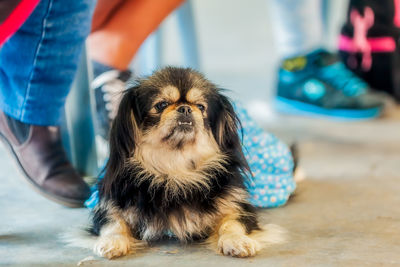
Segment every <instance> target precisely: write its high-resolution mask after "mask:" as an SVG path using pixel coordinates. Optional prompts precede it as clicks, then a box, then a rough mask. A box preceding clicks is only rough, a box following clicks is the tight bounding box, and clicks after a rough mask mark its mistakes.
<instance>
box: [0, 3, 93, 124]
mask: <svg viewBox="0 0 400 267" xmlns="http://www.w3.org/2000/svg"><path fill="white" fill-rule="evenodd" d="M95 2H96V1H95V0H41V1H40V3H39V5H38V6H37V7H36V9H35V10H34V11H33V13H32V14H31V16H30V17H29V18H28V20H27V21H26V22H25V23H24V24H23V25H22V27H21V28H20V29H19V30H18V31H17V32H16V33H15V35H13V36H12V37H11V38H10V39H9V40H8V41H7V42H6V43H5V44H4V45H3V47H2V48H1V50H0V109H1V110H3V111H4V112H5V113H6V114H8V115H9V116H11V117H13V118H15V119H17V120H20V121H22V122H25V123H29V124H35V125H57V124H59V122H60V119H61V117H62V112H63V106H64V103H65V99H66V96H67V94H68V91H69V89H70V86H71V84H72V81H73V79H74V76H75V73H76V69H77V64H78V62H79V57H80V54H81V51H82V47H83V45H84V41H85V38H86V37H87V35H88V34H89V32H90V27H91V17H92V13H93V9H94V5H95Z"/></svg>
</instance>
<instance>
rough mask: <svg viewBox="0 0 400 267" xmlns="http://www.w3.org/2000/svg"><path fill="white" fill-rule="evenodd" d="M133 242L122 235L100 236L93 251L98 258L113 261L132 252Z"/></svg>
mask: <svg viewBox="0 0 400 267" xmlns="http://www.w3.org/2000/svg"><path fill="white" fill-rule="evenodd" d="M133 243H134V240H133V238H131V237H128V236H124V235H108V236H102V237H100V238H99V240H98V241H97V242H96V244H95V245H94V248H93V251H94V253H95V254H97V255H98V256H101V257H104V258H107V259H113V258H116V257H121V256H124V255H128V254H130V253H132V252H133Z"/></svg>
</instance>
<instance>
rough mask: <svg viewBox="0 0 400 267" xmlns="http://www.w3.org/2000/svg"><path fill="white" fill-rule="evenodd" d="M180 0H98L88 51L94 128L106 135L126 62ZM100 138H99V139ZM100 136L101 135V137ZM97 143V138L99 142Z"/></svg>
mask: <svg viewBox="0 0 400 267" xmlns="http://www.w3.org/2000/svg"><path fill="white" fill-rule="evenodd" d="M182 2H183V0H163V1H159V0H118V1H111V2H110V1H109V0H99V1H98V4H97V6H96V9H95V13H94V16H93V26H92V33H91V34H90V36H89V38H88V53H89V57H90V58H91V59H92V63H93V71H94V76H95V79H94V81H93V83H92V87H93V88H94V90H95V98H96V110H97V127H96V132H97V133H98V135H99V136H101V137H102V139H107V136H108V131H109V127H110V124H111V121H112V120H113V118H114V117H115V114H116V109H117V107H118V105H119V100H120V96H121V92H122V91H123V90H124V89H125V82H126V81H127V80H128V79H129V78H130V76H131V72H130V71H129V70H128V66H129V64H130V62H131V61H132V58H133V57H134V55H135V54H136V52H137V50H138V49H139V47H140V45H141V44H142V43H143V41H144V40H145V39H146V38H147V37H148V36H149V35H150V34H151V33H152V32H153V31H154V30H155V29H156V28H157V27H158V26H159V24H160V23H161V22H162V21H163V20H164V19H165V18H166V17H167V16H168V15H169V14H170V13H171V12H172V11H173V10H174V9H175V8H177V7H178V6H179V5H180V4H181V3H182ZM98 140H99V139H98ZM100 140H101V139H100ZM98 144H99V146H100V142H98Z"/></svg>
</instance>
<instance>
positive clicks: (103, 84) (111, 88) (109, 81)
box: [92, 70, 125, 120]
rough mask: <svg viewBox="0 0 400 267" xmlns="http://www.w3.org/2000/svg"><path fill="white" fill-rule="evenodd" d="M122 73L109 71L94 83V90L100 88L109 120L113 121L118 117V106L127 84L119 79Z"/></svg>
mask: <svg viewBox="0 0 400 267" xmlns="http://www.w3.org/2000/svg"><path fill="white" fill-rule="evenodd" d="M119 76H120V72H119V71H117V70H111V71H107V72H105V73H103V74H101V75H99V76H98V77H97V78H96V79H95V80H94V81H93V82H92V87H93V88H100V90H101V91H102V93H103V100H104V103H105V109H106V111H107V115H108V118H109V119H110V120H113V119H114V118H115V116H116V115H117V111H118V106H119V103H120V101H121V97H122V92H123V91H124V89H125V82H124V81H122V80H120V79H119Z"/></svg>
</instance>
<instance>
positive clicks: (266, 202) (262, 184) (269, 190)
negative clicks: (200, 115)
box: [235, 103, 296, 208]
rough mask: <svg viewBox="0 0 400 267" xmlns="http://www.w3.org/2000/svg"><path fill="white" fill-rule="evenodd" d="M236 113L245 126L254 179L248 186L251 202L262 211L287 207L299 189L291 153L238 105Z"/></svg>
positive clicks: (244, 147)
mask: <svg viewBox="0 0 400 267" xmlns="http://www.w3.org/2000/svg"><path fill="white" fill-rule="evenodd" d="M235 110H236V113H237V115H238V117H239V119H240V121H241V123H242V130H243V139H242V144H243V152H244V154H245V157H246V160H247V161H248V163H249V166H250V169H251V172H252V176H253V177H251V179H250V182H248V183H247V188H248V191H249V193H250V202H251V203H252V204H253V205H254V206H256V207H260V208H274V207H278V206H281V205H284V204H285V203H286V202H287V200H288V198H289V196H290V195H291V194H292V193H293V192H294V190H295V189H296V182H295V181H294V178H293V165H294V163H293V158H292V154H291V152H290V149H289V148H288V146H287V145H285V144H284V143H283V142H281V141H280V140H279V139H278V138H276V137H275V136H274V135H272V134H270V133H267V132H265V131H264V130H263V129H262V128H261V127H259V126H258V125H257V123H256V122H255V121H254V120H253V119H252V118H251V117H250V116H249V115H248V113H247V111H246V110H245V109H244V108H243V107H242V106H241V105H240V104H239V103H235Z"/></svg>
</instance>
